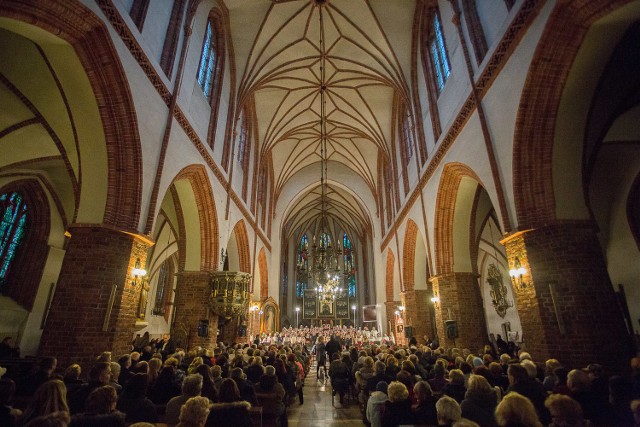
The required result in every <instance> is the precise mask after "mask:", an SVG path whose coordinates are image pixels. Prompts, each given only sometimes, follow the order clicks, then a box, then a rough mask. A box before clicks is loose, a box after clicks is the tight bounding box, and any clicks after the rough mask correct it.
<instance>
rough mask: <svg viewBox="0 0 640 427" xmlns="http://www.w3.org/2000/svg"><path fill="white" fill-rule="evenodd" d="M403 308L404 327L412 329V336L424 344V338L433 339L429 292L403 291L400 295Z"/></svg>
mask: <svg viewBox="0 0 640 427" xmlns="http://www.w3.org/2000/svg"><path fill="white" fill-rule="evenodd" d="M400 297H401V301H402V305H404V307H405V313H406V319H405V324H406V326H412V327H413V336H414V337H416V339H417V340H418V342H419V343H424V336H425V335H427V336H428V337H431V338H433V320H432V315H431V308H430V306H429V305H430V302H431V301H430V299H431V292H430V291H428V290H412V291H405V292H403V293H402V294H401V295H400Z"/></svg>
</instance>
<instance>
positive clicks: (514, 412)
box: [495, 391, 542, 427]
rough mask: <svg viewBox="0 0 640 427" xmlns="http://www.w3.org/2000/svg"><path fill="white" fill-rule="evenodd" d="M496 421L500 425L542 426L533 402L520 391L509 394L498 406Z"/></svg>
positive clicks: (502, 426) (503, 426) (504, 426)
mask: <svg viewBox="0 0 640 427" xmlns="http://www.w3.org/2000/svg"><path fill="white" fill-rule="evenodd" d="M495 416H496V422H497V423H498V425H499V426H500V427H506V426H510V425H518V426H521V427H542V423H541V422H540V420H539V419H538V414H537V413H536V409H535V408H534V407H533V403H531V401H530V400H529V399H527V398H526V397H524V396H523V395H521V394H520V393H516V392H513V391H512V392H511V393H509V394H507V395H506V396H505V397H504V399H502V402H500V403H499V404H498V406H497V408H496V414H495Z"/></svg>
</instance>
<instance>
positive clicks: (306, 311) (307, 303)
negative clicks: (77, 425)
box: [302, 289, 318, 319]
mask: <svg viewBox="0 0 640 427" xmlns="http://www.w3.org/2000/svg"><path fill="white" fill-rule="evenodd" d="M317 317H318V299H317V296H316V291H314V290H313V289H305V290H304V295H303V301H302V318H303V319H315V318H317Z"/></svg>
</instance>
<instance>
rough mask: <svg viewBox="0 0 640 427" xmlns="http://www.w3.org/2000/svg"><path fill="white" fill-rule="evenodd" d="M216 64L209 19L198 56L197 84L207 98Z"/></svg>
mask: <svg viewBox="0 0 640 427" xmlns="http://www.w3.org/2000/svg"><path fill="white" fill-rule="evenodd" d="M215 66H216V54H215V44H214V40H213V28H212V25H211V21H209V22H207V31H206V33H205V36H204V46H202V55H201V56H200V68H199V71H198V84H200V87H201V88H202V90H203V91H204V95H205V96H206V97H207V98H209V97H210V96H211V89H212V87H213V71H214V69H215Z"/></svg>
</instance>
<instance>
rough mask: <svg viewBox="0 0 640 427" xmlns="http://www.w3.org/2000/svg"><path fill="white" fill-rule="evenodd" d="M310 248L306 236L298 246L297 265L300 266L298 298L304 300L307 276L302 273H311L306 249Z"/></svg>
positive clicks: (297, 279)
mask: <svg viewBox="0 0 640 427" xmlns="http://www.w3.org/2000/svg"><path fill="white" fill-rule="evenodd" d="M308 246H309V239H308V238H307V235H306V234H305V235H304V236H302V238H301V239H300V245H299V246H298V255H297V260H296V261H297V262H296V265H297V266H298V270H299V271H298V274H296V296H297V297H298V298H302V297H303V296H304V290H305V289H307V286H308V283H307V275H306V273H305V274H302V273H301V272H300V270H301V269H304V271H305V272H308V271H309V260H308V259H307V257H306V255H305V249H306V248H307V247H308Z"/></svg>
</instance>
